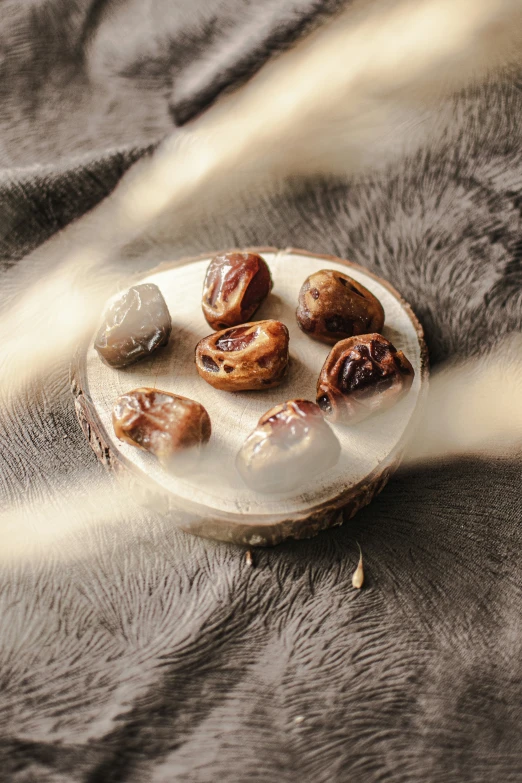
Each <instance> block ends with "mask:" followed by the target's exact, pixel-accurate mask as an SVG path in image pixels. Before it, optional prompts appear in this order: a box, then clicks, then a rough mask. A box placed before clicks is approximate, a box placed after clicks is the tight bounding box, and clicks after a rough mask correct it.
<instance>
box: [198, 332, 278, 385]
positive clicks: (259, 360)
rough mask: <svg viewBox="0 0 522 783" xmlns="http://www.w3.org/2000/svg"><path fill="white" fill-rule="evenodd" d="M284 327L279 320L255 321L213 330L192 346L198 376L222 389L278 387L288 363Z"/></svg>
mask: <svg viewBox="0 0 522 783" xmlns="http://www.w3.org/2000/svg"><path fill="white" fill-rule="evenodd" d="M288 339H289V338H288V329H287V328H286V326H285V325H284V324H282V323H281V322H280V321H256V322H254V323H250V324H242V325H241V326H236V327H234V328H233V329H224V330H223V331H221V332H216V333H215V334H211V335H209V336H208V337H205V338H204V339H203V340H200V342H199V343H198V344H197V346H196V367H197V370H198V373H199V374H200V375H201V377H202V378H203V379H204V380H205V381H206V382H207V383H209V384H210V385H211V386H214V388H216V389H221V390H222V391H248V390H251V389H270V388H271V387H272V386H278V385H279V384H280V383H281V381H282V380H283V378H284V375H285V372H286V368H287V366H288Z"/></svg>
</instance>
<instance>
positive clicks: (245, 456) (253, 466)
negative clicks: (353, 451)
mask: <svg viewBox="0 0 522 783" xmlns="http://www.w3.org/2000/svg"><path fill="white" fill-rule="evenodd" d="M340 453H341V445H340V443H339V441H338V439H337V437H336V436H335V435H334V433H333V431H332V430H331V428H330V427H329V425H328V424H327V423H326V422H325V420H324V418H323V414H322V413H321V410H320V409H319V407H318V406H317V405H316V404H315V403H313V402H309V401H308V400H290V401H289V402H285V403H283V404H282V405H277V406H276V407H275V408H272V409H271V410H269V411H267V413H265V414H264V415H263V416H261V418H260V419H259V422H258V425H257V427H256V429H255V430H254V432H252V433H251V434H250V435H249V436H248V438H247V439H246V441H245V442H244V444H243V446H242V447H241V449H240V451H239V453H238V455H237V458H236V467H237V470H238V471H239V473H240V475H241V476H242V478H243V480H244V481H245V483H246V484H248V486H249V487H251V488H252V489H254V490H256V491H257V492H262V493H272V492H290V491H292V490H295V489H298V488H299V487H301V486H303V485H305V484H306V483H308V482H310V481H311V480H312V479H314V478H315V477H316V476H317V475H319V474H320V473H323V472H324V471H326V470H329V469H331V468H332V467H333V466H334V465H335V464H336V463H337V461H338V460H339V456H340Z"/></svg>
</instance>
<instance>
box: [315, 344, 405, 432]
mask: <svg viewBox="0 0 522 783" xmlns="http://www.w3.org/2000/svg"><path fill="white" fill-rule="evenodd" d="M414 374H415V373H414V370H413V367H412V366H411V364H410V362H409V361H408V359H407V358H406V357H405V356H404V354H403V352H402V351H397V349H396V348H395V347H394V346H393V345H392V344H391V343H390V342H389V341H388V340H386V338H384V337H382V335H380V334H365V335H361V336H357V337H350V338H349V339H347V340H341V342H338V343H337V344H336V345H334V347H333V348H332V350H331V351H330V353H329V355H328V357H327V359H326V361H325V363H324V365H323V368H322V370H321V373H320V375H319V381H318V383H317V404H318V405H319V407H320V408H321V410H322V411H323V412H324V414H325V416H327V417H328V418H329V419H330V420H331V421H339V422H342V423H345V424H355V423H356V422H358V421H362V420H363V419H366V418H367V417H368V416H370V415H371V414H372V413H376V412H377V411H380V410H383V409H385V408H388V407H390V406H391V405H393V404H394V403H395V402H397V401H398V400H399V399H400V398H401V397H403V396H404V395H405V394H406V393H407V392H408V391H409V389H410V387H411V385H412V383H413V377H414Z"/></svg>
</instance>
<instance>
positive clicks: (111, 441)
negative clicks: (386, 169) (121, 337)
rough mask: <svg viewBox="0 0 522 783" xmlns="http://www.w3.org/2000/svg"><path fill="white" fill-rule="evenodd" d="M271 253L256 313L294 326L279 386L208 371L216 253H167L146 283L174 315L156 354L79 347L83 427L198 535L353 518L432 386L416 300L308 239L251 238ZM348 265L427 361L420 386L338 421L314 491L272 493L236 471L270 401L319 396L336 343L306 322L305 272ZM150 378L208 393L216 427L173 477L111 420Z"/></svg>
mask: <svg viewBox="0 0 522 783" xmlns="http://www.w3.org/2000/svg"><path fill="white" fill-rule="evenodd" d="M248 249H249V250H250V251H253V252H258V253H261V254H262V255H263V257H264V258H265V260H266V262H267V263H268V265H269V267H270V269H271V272H272V276H273V280H274V288H273V291H272V294H271V295H270V296H269V297H268V299H267V300H266V301H265V302H264V303H263V305H262V306H261V307H260V309H259V310H258V311H257V312H256V314H255V316H254V318H255V320H262V319H265V318H275V319H277V320H280V321H283V323H285V324H286V326H287V327H288V329H289V332H290V357H291V359H290V368H289V372H288V376H287V378H286V380H285V381H284V382H283V384H282V385H281V386H279V387H278V388H275V389H268V390H265V391H255V392H252V391H250V392H236V393H232V394H231V393H228V392H223V391H218V390H216V389H214V388H212V387H211V386H209V385H208V384H207V383H205V381H204V380H203V379H202V378H200V377H199V375H198V374H197V372H196V368H195V363H194V348H195V346H196V343H197V342H198V341H199V340H200V339H201V338H202V337H205V336H206V335H208V334H210V333H211V331H212V330H211V329H210V327H209V326H208V324H207V322H206V321H205V319H204V317H203V314H202V311H201V291H202V287H203V279H204V276H205V271H206V269H207V266H208V264H209V262H210V259H211V258H212V257H213V255H215V254H211V255H206V256H205V257H200V258H194V259H184V260H182V261H178V262H172V263H166V264H163V265H162V266H160V267H158V268H157V269H155V270H153V271H152V272H151V273H150V274H148V275H147V277H144V278H142V279H141V280H139V281H136V280H129V283H128V286H130V285H133V284H136V283H137V282H151V283H155V284H156V285H157V286H158V287H159V288H160V290H161V291H162V293H163V296H164V297H165V300H166V302H167V305H168V307H169V310H170V313H171V315H172V321H173V329H172V335H171V339H170V342H169V345H168V346H166V347H165V348H162V349H160V350H158V351H157V352H156V353H155V354H154V355H153V356H152V357H151V358H150V359H148V360H144V361H142V362H138V363H137V364H135V365H133V366H131V367H129V368H126V369H124V370H115V369H111V368H109V367H107V366H105V365H104V364H103V363H102V362H101V361H100V359H99V357H98V355H97V353H96V351H95V350H94V348H93V339H94V335H93V337H92V338H91V339H90V340H89V342H88V344H86V345H85V346H84V347H83V348H81V349H80V350H79V351H78V354H77V357H76V359H75V361H74V364H73V368H72V388H73V393H74V396H75V402H76V411H77V415H78V418H79V421H80V423H81V426H82V429H83V431H84V433H85V435H86V437H87V438H88V440H89V442H90V444H91V446H92V448H93V449H94V451H95V452H96V454H97V455H98V457H99V459H100V460H101V461H102V462H103V463H104V464H105V465H106V466H107V467H108V468H110V469H112V470H114V471H117V472H118V473H119V474H122V475H125V477H126V478H127V479H131V480H132V482H133V483H135V484H136V485H138V486H139V487H140V488H142V489H143V491H145V492H148V493H149V495H150V496H151V497H152V496H153V497H154V498H157V497H158V496H159V497H161V498H162V499H163V502H164V508H165V510H166V513H168V514H169V515H170V517H171V519H172V522H173V524H175V525H177V526H179V527H180V528H183V529H184V530H186V531H189V532H191V533H195V534H197V535H201V536H206V537H209V538H215V539H219V540H222V541H234V542H236V543H241V544H246V545H248V546H265V545H272V544H277V543H279V542H280V541H283V540H284V539H286V538H289V537H293V538H307V537H309V536H312V535H314V534H315V533H317V532H318V531H319V530H322V529H324V528H326V527H329V526H331V525H335V524H340V523H341V522H342V521H343V518H344V519H347V518H350V517H352V516H353V515H354V514H355V513H356V512H357V511H358V510H359V509H360V508H361V507H362V506H365V505H366V504H367V503H369V502H370V501H371V499H372V497H373V496H374V495H375V494H376V493H378V492H380V491H381V490H382V489H383V487H384V486H385V484H386V482H387V481H388V479H389V477H390V475H391V474H392V472H393V471H394V470H395V469H396V468H397V466H398V464H399V461H400V458H401V454H402V451H403V449H404V446H405V443H406V440H407V438H408V435H409V434H410V433H411V429H412V426H413V425H414V422H415V419H416V417H417V414H418V412H419V410H420V407H421V405H422V401H423V398H424V396H425V393H426V390H427V380H428V360H427V351H426V345H425V343H424V338H423V332H422V327H421V326H420V324H419V322H418V321H417V319H416V317H415V315H414V314H413V312H412V310H411V308H410V306H409V305H408V304H406V302H404V300H403V299H402V298H401V297H400V295H399V294H398V293H397V292H396V291H395V290H394V289H393V288H392V286H390V285H389V284H388V283H387V282H385V281H384V280H381V279H380V278H378V277H376V276H375V275H372V274H371V273H370V272H368V271H367V270H366V269H364V268H362V267H360V266H357V265H355V264H351V263H350V262H348V261H343V260H341V259H338V258H335V257H333V256H324V255H314V254H312V253H307V252H306V251H303V250H294V249H290V248H289V249H286V250H278V249H276V248H248ZM325 268H328V269H337V270H339V271H341V272H345V273H347V274H349V275H350V276H352V277H353V278H354V279H355V280H357V281H359V282H360V283H362V284H363V285H365V286H366V287H367V288H368V289H369V290H370V291H372V292H373V293H374V294H375V295H376V296H377V297H378V299H379V300H380V301H381V303H382V305H383V307H384V311H385V315H386V324H385V327H384V330H383V334H384V336H385V337H387V338H388V339H389V340H391V342H392V343H393V344H394V345H395V346H396V348H399V349H402V350H403V351H404V353H405V354H406V356H407V357H408V358H409V360H410V362H411V363H412V365H413V367H414V369H415V379H414V382H413V386H412V388H411V390H410V392H409V393H408V395H407V396H406V397H405V398H404V399H402V400H401V401H400V402H399V403H398V404H397V405H396V406H395V407H393V408H392V409H390V410H388V411H385V412H383V413H380V414H378V415H376V416H373V417H372V418H369V419H367V420H366V421H364V422H361V423H360V424H357V425H354V426H351V427H347V426H342V425H333V429H334V431H335V433H336V435H337V437H338V438H339V440H340V442H341V445H342V456H341V458H340V460H339V463H338V464H337V466H336V467H335V468H334V469H333V470H331V471H329V472H326V473H321V474H319V475H318V476H317V478H316V479H315V480H314V481H313V482H309V483H308V484H307V486H306V487H305V489H304V491H303V490H301V491H299V492H293V493H288V494H286V495H277V496H275V495H274V496H266V495H261V494H258V493H256V492H254V491H253V490H251V489H249V488H248V487H246V486H245V484H244V483H243V482H242V480H241V478H240V476H239V475H238V473H237V472H236V469H235V465H234V461H235V456H236V454H237V451H238V450H239V448H240V445H241V444H242V442H243V441H244V439H245V438H246V436H247V435H248V434H249V433H250V432H251V431H252V430H253V429H254V428H255V425H256V423H257V421H258V419H259V417H260V416H261V414H263V413H264V412H265V411H267V410H268V409H269V408H271V407H273V406H274V405H276V404H277V403H279V402H284V401H286V400H289V399H292V398H296V397H300V398H305V399H309V400H315V387H316V382H317V376H318V374H319V371H320V369H321V367H322V365H323V362H324V360H325V358H326V356H327V354H328V352H329V350H330V349H329V347H328V346H327V345H323V344H321V343H318V342H315V341H314V340H311V339H310V338H309V337H307V336H306V335H305V334H303V332H301V330H300V329H299V327H298V325H297V321H296V318H295V309H296V305H297V297H298V293H299V289H300V287H301V285H302V283H303V282H304V280H305V278H306V277H307V276H308V275H310V274H311V273H312V272H315V271H317V270H319V269H325ZM139 386H152V387H156V388H158V389H162V390H165V391H170V392H175V393H177V394H182V395H184V396H186V397H190V398H192V399H194V400H197V401H198V402H200V403H202V404H203V405H204V406H205V408H206V409H207V411H208V413H209V415H210V418H211V421H212V438H211V441H210V444H209V446H208V447H207V449H206V454H205V457H204V458H203V459H202V460H201V462H200V464H199V465H198V468H197V469H196V470H195V471H194V472H191V473H190V474H189V475H187V476H177V477H176V476H172V475H170V474H169V473H167V472H166V471H165V470H164V469H163V468H162V467H161V465H160V464H159V463H158V461H157V460H156V459H155V458H154V457H153V456H152V455H151V454H149V453H147V452H144V451H142V450H140V449H137V448H134V447H133V446H130V445H128V444H126V443H121V442H120V441H118V440H117V439H116V437H115V435H114V432H113V429H112V423H111V412H112V407H113V404H114V401H115V399H116V398H117V397H118V396H119V395H120V394H123V393H124V392H128V391H130V390H132V389H135V388H137V387H139Z"/></svg>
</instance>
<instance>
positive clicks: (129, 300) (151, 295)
mask: <svg viewBox="0 0 522 783" xmlns="http://www.w3.org/2000/svg"><path fill="white" fill-rule="evenodd" d="M171 330H172V321H171V318H170V313H169V311H168V308H167V305H166V303H165V300H164V298H163V296H162V294H161V291H160V290H159V288H158V286H157V285H154V283H143V284H142V285H135V286H133V287H132V288H129V290H128V291H127V292H126V293H124V294H123V295H122V296H120V298H119V299H117V300H116V301H115V302H113V303H112V304H111V305H110V306H109V307H108V308H107V310H106V311H105V313H104V318H103V323H102V325H101V327H100V329H99V331H98V334H97V335H96V339H95V341H94V347H95V349H96V350H97V351H98V354H99V356H100V358H101V360H102V361H103V362H104V363H105V364H108V365H109V367H127V365H129V364H133V363H134V362H136V361H138V359H143V358H145V357H147V356H150V354H151V353H152V352H153V351H155V350H156V348H159V347H160V346H161V345H166V344H167V343H168V341H169V337H170V332H171Z"/></svg>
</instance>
